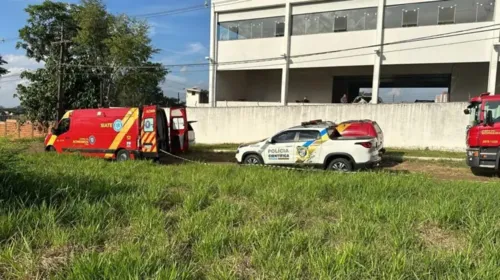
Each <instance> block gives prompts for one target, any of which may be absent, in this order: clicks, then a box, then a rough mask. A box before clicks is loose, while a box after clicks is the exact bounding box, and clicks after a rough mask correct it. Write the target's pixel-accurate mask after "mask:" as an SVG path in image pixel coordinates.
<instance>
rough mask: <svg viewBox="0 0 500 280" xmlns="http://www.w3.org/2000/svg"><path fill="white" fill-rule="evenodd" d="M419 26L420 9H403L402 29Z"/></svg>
mask: <svg viewBox="0 0 500 280" xmlns="http://www.w3.org/2000/svg"><path fill="white" fill-rule="evenodd" d="M412 26H418V8H416V9H412V10H407V9H403V23H402V27H412Z"/></svg>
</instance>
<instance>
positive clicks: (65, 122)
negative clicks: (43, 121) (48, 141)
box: [57, 118, 70, 134]
mask: <svg viewBox="0 0 500 280" xmlns="http://www.w3.org/2000/svg"><path fill="white" fill-rule="evenodd" d="M69 124H70V119H69V118H66V119H62V120H61V121H60V122H59V126H58V127H57V133H58V134H63V133H66V132H68V131H69Z"/></svg>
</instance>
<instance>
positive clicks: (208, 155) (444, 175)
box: [28, 143, 500, 182]
mask: <svg viewBox="0 0 500 280" xmlns="http://www.w3.org/2000/svg"><path fill="white" fill-rule="evenodd" d="M28 151H29V152H35V153H36V152H43V151H44V148H43V144H41V143H33V144H32V145H31V146H30V148H29V149H28ZM180 156H182V157H183V158H186V159H188V160H191V161H197V162H205V163H211V164H236V159H235V157H234V154H233V153H215V152H199V151H197V152H191V153H186V154H183V155H180ZM162 163H165V164H180V163H183V161H182V160H179V159H173V158H169V157H166V158H165V159H164V160H162ZM378 169H379V170H383V171H386V172H396V173H425V174H427V175H430V176H432V177H434V178H436V179H439V180H467V181H482V182H492V181H495V182H500V179H498V177H497V176H490V177H488V176H485V177H478V176H474V175H473V174H472V173H471V171H470V170H469V169H468V168H467V166H465V163H456V162H445V161H421V160H411V161H405V160H384V161H383V162H382V164H381V166H380V167H379V168H378Z"/></svg>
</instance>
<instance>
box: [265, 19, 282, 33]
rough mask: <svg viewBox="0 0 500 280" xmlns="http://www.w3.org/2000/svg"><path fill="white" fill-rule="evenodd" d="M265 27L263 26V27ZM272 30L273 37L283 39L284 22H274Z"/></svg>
mask: <svg viewBox="0 0 500 280" xmlns="http://www.w3.org/2000/svg"><path fill="white" fill-rule="evenodd" d="M264 27H265V25H264ZM274 28H275V29H274V30H275V33H274V36H275V37H283V36H285V22H284V21H280V20H275V21H274Z"/></svg>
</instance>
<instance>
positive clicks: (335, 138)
mask: <svg viewBox="0 0 500 280" xmlns="http://www.w3.org/2000/svg"><path fill="white" fill-rule="evenodd" d="M376 145H377V139H376V138H374V137H370V136H352V137H350V136H341V135H339V133H338V131H337V129H336V126H330V125H325V124H321V123H320V124H310V123H303V124H302V125H300V126H296V127H291V128H289V129H286V130H283V131H280V132H278V133H277V134H276V135H274V136H272V137H269V138H267V139H265V140H263V141H259V142H256V143H250V144H246V145H240V146H239V147H238V150H237V152H236V160H237V162H238V163H243V164H269V165H311V166H320V167H322V168H324V169H329V170H335V171H352V170H356V169H360V168H364V167H368V168H369V167H373V166H374V165H376V164H377V163H379V162H380V160H381V157H380V155H379V152H378V150H377V149H376Z"/></svg>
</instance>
